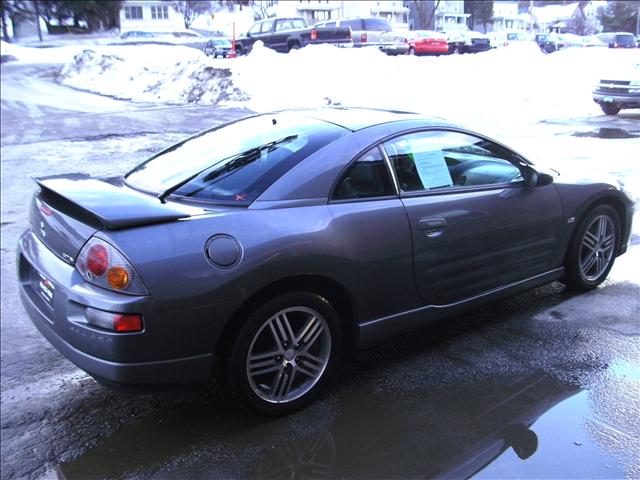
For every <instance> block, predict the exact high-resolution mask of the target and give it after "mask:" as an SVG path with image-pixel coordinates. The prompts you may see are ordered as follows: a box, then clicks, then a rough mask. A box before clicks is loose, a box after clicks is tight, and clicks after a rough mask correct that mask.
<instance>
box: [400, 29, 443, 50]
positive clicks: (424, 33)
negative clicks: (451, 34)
mask: <svg viewBox="0 0 640 480" xmlns="http://www.w3.org/2000/svg"><path fill="white" fill-rule="evenodd" d="M407 40H408V43H409V55H442V54H448V53H449V45H448V44H447V36H446V35H445V34H444V33H439V32H432V31H430V30H414V31H412V32H409V35H408V38H407Z"/></svg>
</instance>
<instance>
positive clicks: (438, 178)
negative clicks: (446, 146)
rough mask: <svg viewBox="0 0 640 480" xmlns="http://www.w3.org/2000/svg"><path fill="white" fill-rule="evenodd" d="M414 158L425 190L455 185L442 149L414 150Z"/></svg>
mask: <svg viewBox="0 0 640 480" xmlns="http://www.w3.org/2000/svg"><path fill="white" fill-rule="evenodd" d="M413 160H414V162H415V164H416V170H418V175H419V176H420V180H421V181H422V185H423V187H424V189H425V190H428V189H430V188H437V187H450V186H451V185H453V182H452V181H451V174H450V173H449V169H448V168H447V163H446V162H445V160H444V155H443V154H442V150H439V149H438V150H431V151H426V152H414V154H413Z"/></svg>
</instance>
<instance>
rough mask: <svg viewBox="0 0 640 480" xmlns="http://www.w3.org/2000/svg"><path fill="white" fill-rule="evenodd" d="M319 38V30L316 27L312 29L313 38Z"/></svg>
mask: <svg viewBox="0 0 640 480" xmlns="http://www.w3.org/2000/svg"><path fill="white" fill-rule="evenodd" d="M317 39H318V30H316V29H315V28H314V29H312V30H311V40H317Z"/></svg>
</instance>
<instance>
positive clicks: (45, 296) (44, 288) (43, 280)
mask: <svg viewBox="0 0 640 480" xmlns="http://www.w3.org/2000/svg"><path fill="white" fill-rule="evenodd" d="M34 283H35V285H34V287H35V290H36V292H38V295H39V296H40V298H42V300H43V301H44V303H45V305H47V306H48V307H49V308H51V309H53V297H54V296H55V291H56V287H55V285H54V284H53V282H52V281H51V280H49V279H48V278H47V277H46V276H44V275H43V274H41V273H40V272H35V275H34Z"/></svg>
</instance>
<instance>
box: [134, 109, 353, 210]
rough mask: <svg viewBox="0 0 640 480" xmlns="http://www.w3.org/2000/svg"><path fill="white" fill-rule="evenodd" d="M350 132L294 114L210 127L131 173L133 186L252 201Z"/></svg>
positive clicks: (205, 197)
mask: <svg viewBox="0 0 640 480" xmlns="http://www.w3.org/2000/svg"><path fill="white" fill-rule="evenodd" d="M346 133H348V131H347V130H346V129H343V128H341V127H338V126H336V125H333V124H330V123H327V122H323V121H321V120H315V119H311V118H305V117H302V116H299V115H295V114H272V115H261V116H257V117H251V118H248V119H245V120H240V121H238V122H234V123H231V124H227V125H224V126H222V127H219V128H215V129H213V130H208V131H206V132H204V133H201V134H199V135H197V136H195V137H192V138H190V139H188V140H186V141H184V142H182V143H179V144H177V145H175V146H173V147H171V148H169V149H167V150H165V151H163V152H161V153H159V154H158V155H156V156H155V157H152V158H151V159H149V160H147V161H146V162H144V163H142V164H140V165H138V166H137V167H135V168H134V169H133V170H132V171H131V172H129V173H128V174H127V175H126V176H125V179H126V181H127V183H128V184H129V185H131V186H132V187H134V188H138V189H140V190H144V191H147V192H152V193H154V194H157V195H159V196H161V197H163V198H164V196H166V195H168V194H173V195H177V196H181V197H189V198H193V199H197V200H205V201H211V202H223V203H237V204H248V203H251V202H252V201H253V200H255V199H256V198H257V197H258V196H259V195H260V194H261V193H262V192H264V191H265V190H266V189H267V188H268V187H269V186H270V185H271V184H272V183H273V182H274V181H276V180H277V179H278V178H280V177H281V176H282V175H283V174H284V173H285V172H286V171H287V170H289V169H291V168H292V167H293V166H295V165H296V164H297V163H298V162H300V161H301V160H303V159H304V158H306V157H308V156H309V155H311V154H312V153H313V152H315V151H316V150H318V149H320V148H322V147H323V146H325V145H327V144H329V143H331V142H332V141H334V140H336V139H338V138H339V137H341V136H343V135H345V134H346Z"/></svg>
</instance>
